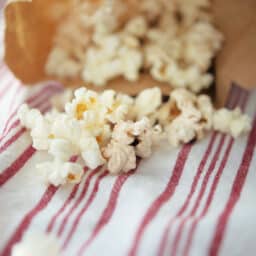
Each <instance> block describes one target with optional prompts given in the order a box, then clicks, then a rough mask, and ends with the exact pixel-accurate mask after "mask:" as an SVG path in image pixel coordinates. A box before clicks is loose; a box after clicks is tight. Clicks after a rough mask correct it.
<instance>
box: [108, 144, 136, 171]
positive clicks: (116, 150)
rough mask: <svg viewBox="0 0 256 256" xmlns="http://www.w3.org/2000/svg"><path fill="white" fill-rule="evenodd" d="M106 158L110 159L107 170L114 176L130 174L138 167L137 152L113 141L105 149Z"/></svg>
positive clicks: (130, 147)
mask: <svg viewBox="0 0 256 256" xmlns="http://www.w3.org/2000/svg"><path fill="white" fill-rule="evenodd" d="M104 157H106V158H107V159H108V164H107V168H108V171H109V172H110V173H112V174H118V173H120V172H128V171H131V170H133V169H134V168H135V167H136V155H135V151H134V148H133V147H132V146H129V145H125V144H122V143H118V142H115V141H111V142H110V143H109V144H108V146H107V147H106V148H105V149H104Z"/></svg>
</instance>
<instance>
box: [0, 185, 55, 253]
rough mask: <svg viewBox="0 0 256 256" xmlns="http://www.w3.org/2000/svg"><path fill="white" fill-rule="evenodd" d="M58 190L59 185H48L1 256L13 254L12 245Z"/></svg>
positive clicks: (18, 239)
mask: <svg viewBox="0 0 256 256" xmlns="http://www.w3.org/2000/svg"><path fill="white" fill-rule="evenodd" d="M57 190H58V188H57V187H54V186H49V187H48V189H47V190H46V192H45V193H44V195H43V197H42V198H41V200H40V201H39V202H38V204H37V205H36V206H35V207H34V208H33V209H32V210H31V211H30V212H28V213H27V214H26V215H25V217H24V218H23V220H22V221H21V223H20V224H19V226H18V227H17V229H16V230H15V232H14V234H13V235H12V236H11V238H10V239H9V241H8V242H7V244H6V246H5V248H4V249H3V251H2V254H1V256H10V255H11V249H12V246H13V245H14V244H15V243H17V242H19V241H20V239H21V238H22V235H23V233H24V231H26V229H27V228H28V227H29V225H30V223H31V221H32V220H33V218H34V217H35V216H36V215H37V214H39V213H40V212H41V211H42V210H43V209H44V208H45V207H46V206H47V205H48V204H49V202H50V201H51V199H52V198H53V196H54V194H55V193H56V191H57Z"/></svg>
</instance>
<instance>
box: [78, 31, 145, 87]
mask: <svg viewBox="0 0 256 256" xmlns="http://www.w3.org/2000/svg"><path fill="white" fill-rule="evenodd" d="M128 39H129V40H128ZM95 43H96V46H95V47H91V48H89V49H88V50H87V53H86V56H85V63H84V68H83V73H82V78H83V79H84V80H85V81H86V82H92V83H94V84H96V85H98V86H102V85H105V84H106V82H108V81H109V80H111V79H113V78H116V77H118V76H124V77H125V78H126V79H127V80H129V81H136V80H137V79H138V77H139V70H140V68H141V66H142V62H143V56H142V53H141V52H140V50H139V41H138V39H136V38H135V37H132V36H129V37H128V36H127V35H123V34H113V35H110V36H103V37H101V38H100V40H97V41H96V42H95Z"/></svg>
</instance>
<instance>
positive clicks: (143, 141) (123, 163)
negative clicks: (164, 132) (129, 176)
mask: <svg viewBox="0 0 256 256" xmlns="http://www.w3.org/2000/svg"><path fill="white" fill-rule="evenodd" d="M156 134H157V131H155V130H153V128H152V127H151V125H150V121H149V119H148V118H143V119H141V120H140V121H137V122H132V121H126V122H124V121H121V122H119V123H117V124H116V126H115V127H114V130H113V134H112V140H111V141H110V143H109V144H108V145H107V147H106V148H105V149H104V150H103V155H104V157H105V158H107V160H108V165H107V167H108V170H109V172H110V173H113V174H115V173H119V172H127V171H129V170H132V169H134V168H135V167H136V156H138V157H142V158H147V157H149V156H150V155H151V154H152V146H153V144H154V143H156V140H155V138H156V136H154V135H156Z"/></svg>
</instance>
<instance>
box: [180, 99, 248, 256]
mask: <svg viewBox="0 0 256 256" xmlns="http://www.w3.org/2000/svg"><path fill="white" fill-rule="evenodd" d="M244 96H245V97H244V99H243V102H242V104H241V108H242V110H244V108H245V104H246V102H247V100H248V94H246V95H244ZM233 144H234V139H233V138H230V140H229V142H228V146H227V148H226V151H225V153H224V157H223V159H222V161H221V164H220V166H219V168H218V171H217V173H216V175H215V177H214V180H213V183H212V185H211V188H210V192H209V194H208V197H207V200H206V204H205V206H204V208H203V211H202V212H201V214H200V215H199V216H197V217H196V218H195V219H194V220H193V221H192V224H191V226H190V229H189V231H188V238H187V241H186V245H185V248H184V252H183V255H188V253H189V249H190V246H191V243H192V240H193V235H194V232H195V230H196V226H197V224H198V222H199V221H200V220H201V219H202V218H203V217H204V216H205V215H206V214H207V212H208V210H209V207H210V205H211V203H212V200H213V197H214V194H215V191H216V188H217V186H218V183H219V180H220V178H221V176H222V173H223V171H224V168H225V166H226V164H227V161H228V158H229V155H230V152H231V149H232V147H233Z"/></svg>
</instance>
